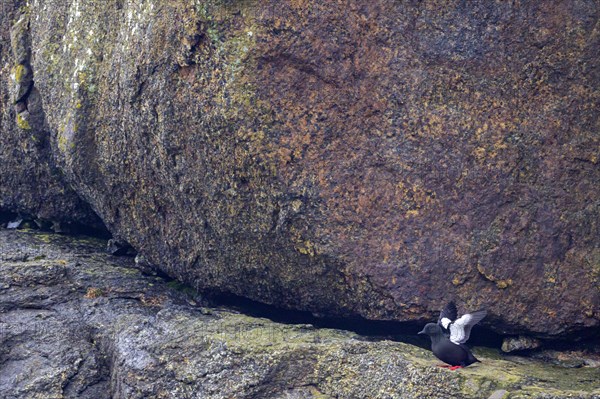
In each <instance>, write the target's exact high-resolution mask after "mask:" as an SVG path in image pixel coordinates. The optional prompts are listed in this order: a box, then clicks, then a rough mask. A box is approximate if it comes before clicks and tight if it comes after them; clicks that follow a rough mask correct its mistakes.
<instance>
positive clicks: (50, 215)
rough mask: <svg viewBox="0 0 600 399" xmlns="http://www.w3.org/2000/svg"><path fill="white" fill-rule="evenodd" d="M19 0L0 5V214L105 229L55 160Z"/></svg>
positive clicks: (27, 31)
mask: <svg viewBox="0 0 600 399" xmlns="http://www.w3.org/2000/svg"><path fill="white" fill-rule="evenodd" d="M23 3H24V2H22V1H10V0H6V1H2V3H1V4H0V76H1V79H0V143H1V144H0V213H2V212H11V213H22V214H24V215H29V216H35V217H36V218H40V219H43V220H48V221H55V222H62V223H63V224H64V225H65V226H68V225H70V224H73V223H77V224H81V225H87V226H89V227H92V228H95V229H99V230H103V229H104V227H103V224H102V221H101V220H100V219H99V218H98V216H96V214H95V213H94V212H93V210H92V209H91V208H90V206H89V204H87V203H85V202H84V201H82V200H81V199H80V198H79V196H78V195H77V194H76V193H75V192H74V191H73V190H72V189H71V188H70V187H69V185H68V184H67V183H66V182H65V179H64V175H63V173H62V172H61V171H60V170H59V169H58V167H57V166H56V163H55V162H54V160H53V156H52V151H51V148H50V146H51V143H50V140H49V137H50V134H49V131H50V130H49V127H48V126H47V123H46V120H45V115H44V110H43V107H42V100H41V98H40V95H39V92H38V90H37V88H35V86H34V77H33V70H32V67H31V64H30V61H31V37H30V36H31V35H30V24H29V17H28V15H29V14H28V13H27V10H28V9H27V8H26V7H24V4H23Z"/></svg>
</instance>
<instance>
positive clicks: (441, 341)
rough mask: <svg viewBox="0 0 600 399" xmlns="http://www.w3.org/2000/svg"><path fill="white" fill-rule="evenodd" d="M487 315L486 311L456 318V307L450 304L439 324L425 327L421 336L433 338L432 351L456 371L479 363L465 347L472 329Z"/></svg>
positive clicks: (443, 312) (430, 324) (441, 316)
mask: <svg viewBox="0 0 600 399" xmlns="http://www.w3.org/2000/svg"><path fill="white" fill-rule="evenodd" d="M486 314H487V311H485V310H478V311H475V312H472V313H467V314H464V315H462V316H461V317H460V318H458V319H457V318H456V316H457V311H456V305H454V303H453V302H450V303H449V304H448V305H446V307H445V308H444V310H442V312H441V313H440V317H439V319H438V322H437V323H429V324H427V325H425V328H423V331H420V332H419V334H426V335H429V338H431V351H432V352H433V354H434V355H435V357H437V358H438V359H440V360H441V361H443V362H444V363H448V364H449V365H450V366H445V365H443V366H441V367H448V368H450V370H456V369H459V368H463V367H466V366H468V365H470V364H473V363H475V362H478V361H479V360H477V359H476V358H475V356H473V354H472V353H471V350H470V349H469V348H468V347H467V346H466V345H465V342H467V340H468V339H469V335H470V334H471V328H472V327H473V326H474V325H475V324H477V323H479V322H480V321H481V320H482V319H483V318H484V317H485V316H486Z"/></svg>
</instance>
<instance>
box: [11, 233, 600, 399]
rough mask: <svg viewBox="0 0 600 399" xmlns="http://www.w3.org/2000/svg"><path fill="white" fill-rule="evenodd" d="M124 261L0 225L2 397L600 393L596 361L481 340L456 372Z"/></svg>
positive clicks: (405, 349) (457, 398) (420, 355)
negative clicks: (547, 360) (548, 359)
mask: <svg viewBox="0 0 600 399" xmlns="http://www.w3.org/2000/svg"><path fill="white" fill-rule="evenodd" d="M133 264H134V262H133V259H131V258H115V257H111V256H110V255H108V254H106V253H104V243H101V242H98V241H94V240H87V239H85V240H84V239H72V238H68V237H63V236H58V235H44V234H37V233H29V232H16V231H10V232H9V231H6V230H0V397H3V398H11V399H21V398H23V399H36V398H44V399H47V398H66V399H70V398H77V399H86V398H89V399H109V398H111V399H120V398H124V399H125V398H126V399H137V398H140V399H142V398H157V399H158V398H174V399H175V398H177V399H186V398H211V399H217V398H218V399H229V398H237V399H244V398H245V399H269V398H273V399H275V398H289V399H309V398H315V399H324V398H339V399H353V398H356V399H363V398H382V399H383V398H386V399H393V398H403V399H412V398H439V399H450V398H452V399H471V398H472V399H475V398H477V399H481V398H488V397H490V396H492V395H496V396H492V397H498V395H499V393H502V391H504V394H505V395H506V394H508V395H510V398H545V399H559V398H582V399H598V398H600V390H598V386H597V383H596V382H597V381H598V379H599V378H600V369H599V368H598V367H582V368H578V369H572V368H562V367H557V366H554V365H548V364H544V363H542V362H540V361H533V360H527V359H524V358H519V357H511V358H506V359H503V358H501V357H499V356H498V355H497V354H494V352H493V351H492V350H489V349H488V350H484V349H481V348H478V349H476V354H477V356H478V357H479V358H480V359H481V360H482V362H483V363H478V364H477V365H475V366H471V367H469V368H467V369H465V370H461V371H458V372H452V371H448V370H444V369H440V368H438V367H435V364H436V363H437V361H436V359H434V358H433V356H432V355H431V353H430V352H429V351H427V350H423V349H421V348H418V347H414V346H411V345H408V344H403V343H399V342H392V341H377V340H366V339H365V338H364V337H361V336H359V335H356V334H353V333H350V332H346V331H340V330H333V329H317V328H314V327H313V326H311V325H285V324H278V323H274V322H272V321H270V320H267V319H263V318H252V317H248V316H244V315H242V314H236V313H233V312H230V311H227V310H222V309H221V310H216V309H211V308H207V307H203V306H199V305H200V304H199V303H197V302H196V301H197V300H198V299H197V298H196V297H194V295H193V294H192V293H189V292H187V291H186V290H182V289H181V287H180V288H179V289H175V287H177V285H176V284H175V285H174V284H167V283H166V282H165V281H164V280H162V279H161V278H157V277H148V276H143V275H142V274H141V273H140V272H139V271H138V270H136V269H133V268H131V266H133ZM194 298H195V300H194ZM499 397H506V396H499Z"/></svg>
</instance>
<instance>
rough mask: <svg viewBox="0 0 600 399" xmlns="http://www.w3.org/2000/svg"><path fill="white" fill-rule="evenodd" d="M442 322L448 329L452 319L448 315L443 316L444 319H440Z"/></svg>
mask: <svg viewBox="0 0 600 399" xmlns="http://www.w3.org/2000/svg"><path fill="white" fill-rule="evenodd" d="M440 323H442V327H444V328H445V329H446V330H447V329H448V326H449V325H450V323H452V320H450V319H449V318H447V317H443V318H442V320H440Z"/></svg>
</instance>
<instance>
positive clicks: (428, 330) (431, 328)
mask: <svg viewBox="0 0 600 399" xmlns="http://www.w3.org/2000/svg"><path fill="white" fill-rule="evenodd" d="M419 334H425V335H429V336H431V335H436V334H442V329H441V327H440V326H439V325H437V324H436V323H428V324H426V325H425V327H423V330H422V331H419Z"/></svg>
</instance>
